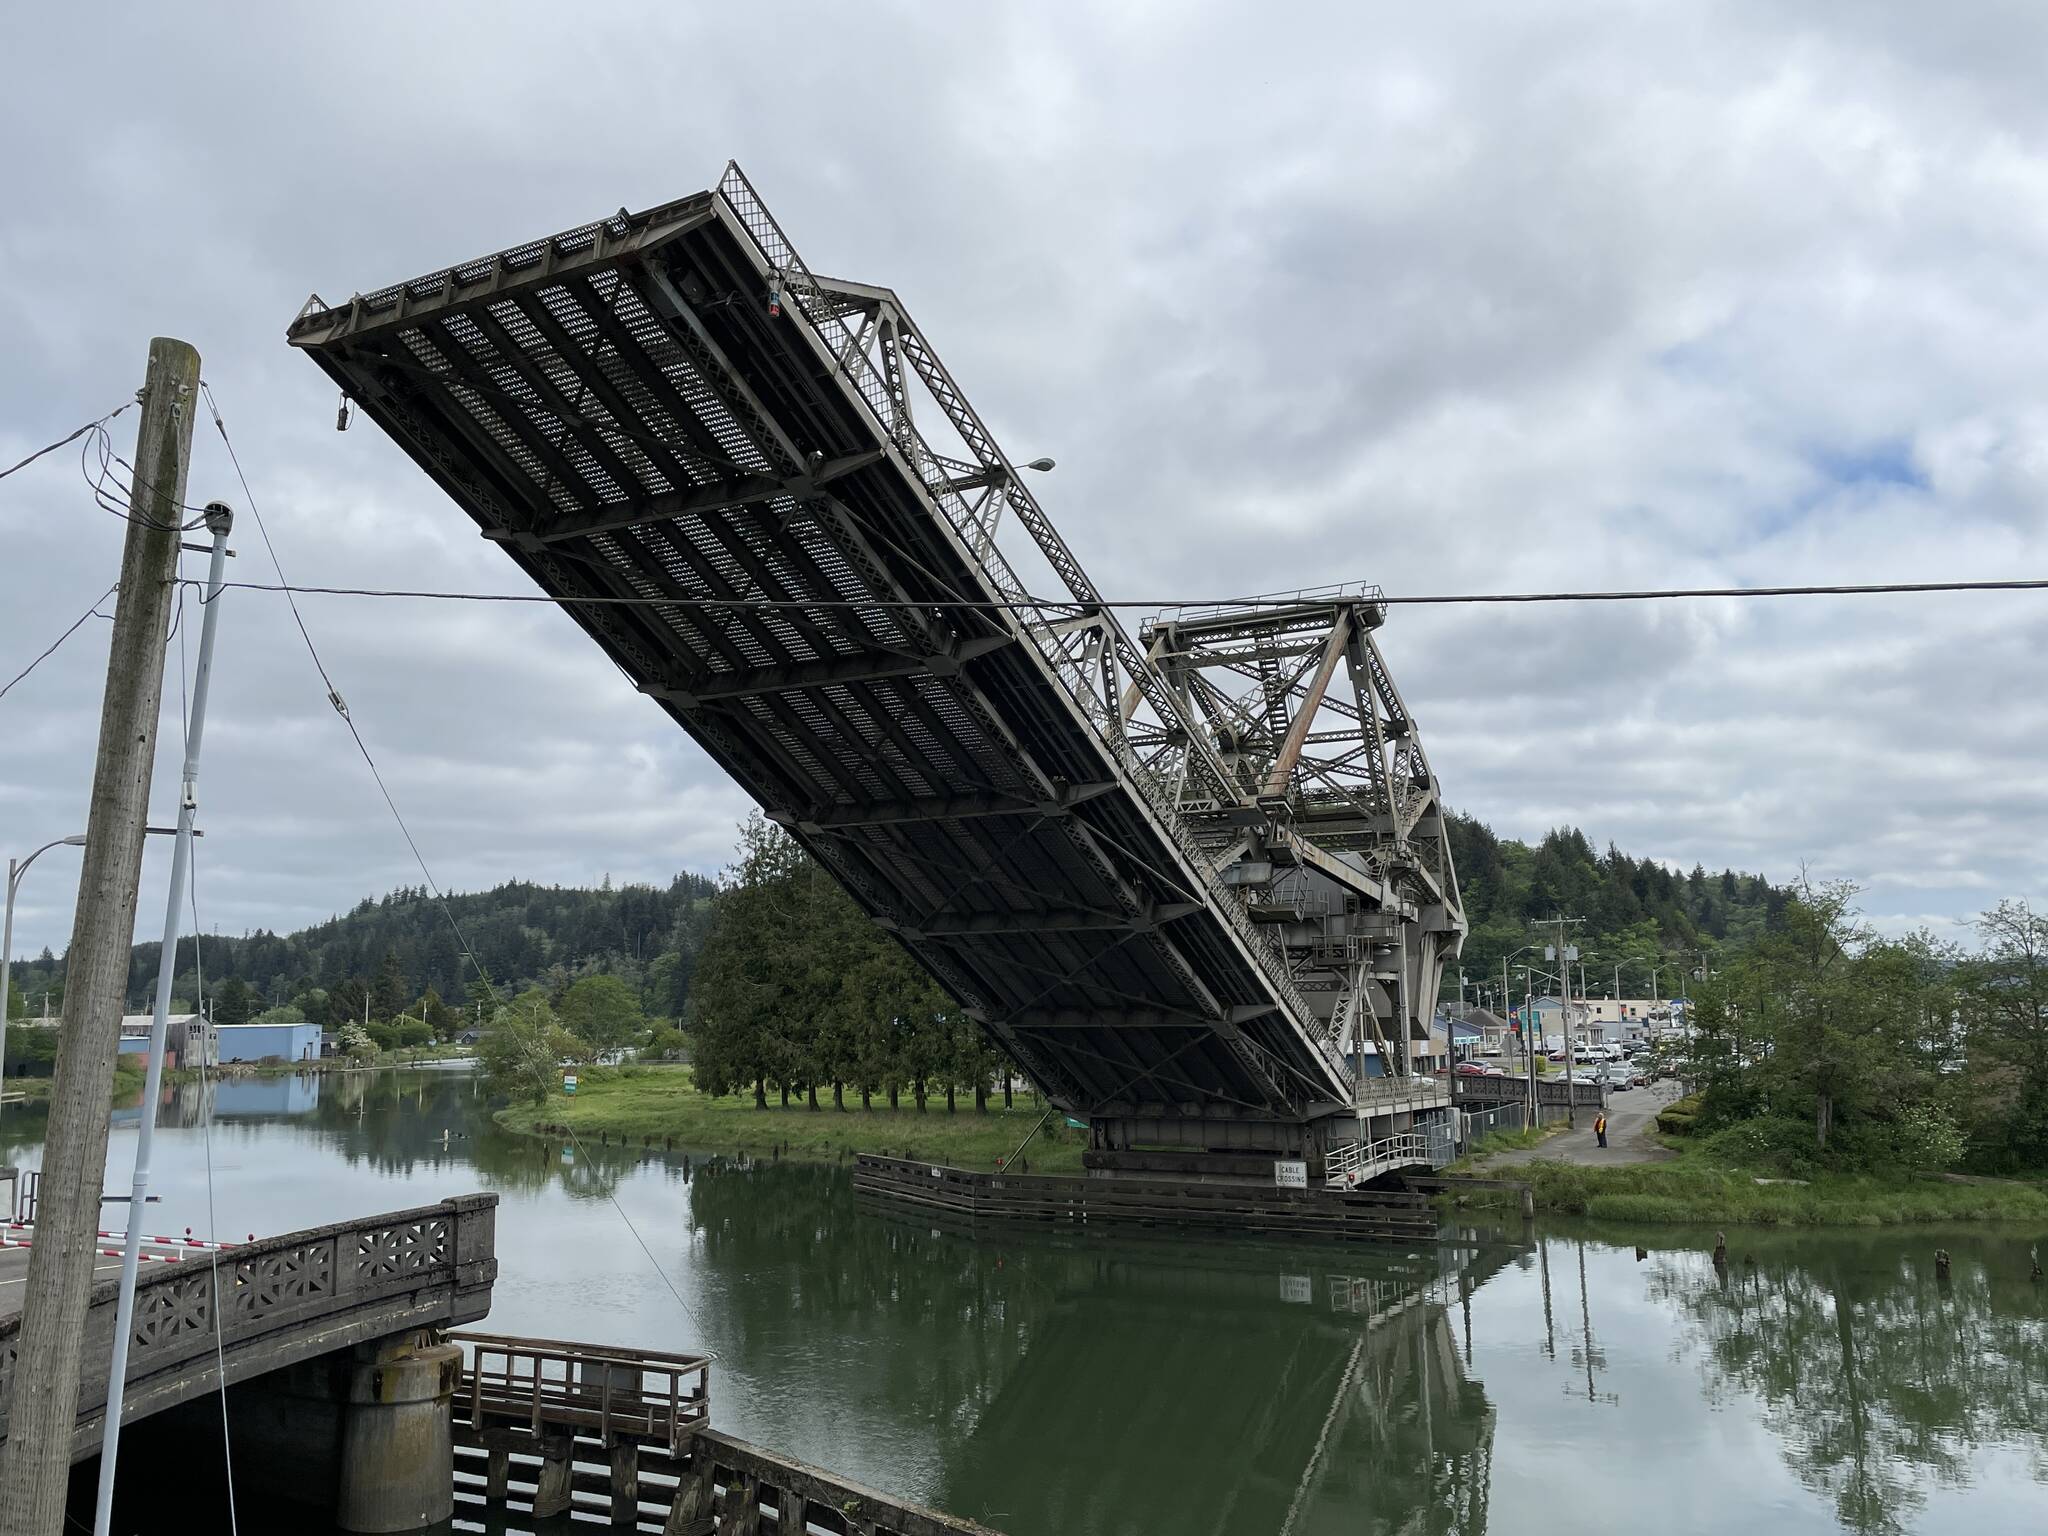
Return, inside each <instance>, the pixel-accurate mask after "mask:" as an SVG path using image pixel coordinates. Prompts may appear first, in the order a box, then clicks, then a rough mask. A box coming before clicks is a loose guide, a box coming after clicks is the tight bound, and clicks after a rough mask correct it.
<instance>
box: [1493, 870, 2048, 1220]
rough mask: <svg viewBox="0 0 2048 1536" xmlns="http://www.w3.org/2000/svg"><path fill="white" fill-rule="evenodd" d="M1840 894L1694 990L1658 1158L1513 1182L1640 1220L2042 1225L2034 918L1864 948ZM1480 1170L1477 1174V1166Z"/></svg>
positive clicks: (2042, 955) (2046, 972)
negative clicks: (1680, 1094) (1961, 936)
mask: <svg viewBox="0 0 2048 1536" xmlns="http://www.w3.org/2000/svg"><path fill="white" fill-rule="evenodd" d="M1854 898H1855V891H1854V888H1853V887H1850V886H1847V885H1840V884H1836V885H1827V886H1814V885H1801V886H1800V887H1799V888H1798V890H1797V891H1796V893H1795V894H1794V895H1793V896H1792V897H1791V898H1790V899H1789V900H1788V901H1786V902H1785V903H1784V905H1783V906H1782V908H1781V909H1780V910H1779V911H1778V912H1777V914H1776V916H1775V917H1774V919H1773V921H1772V923H1771V925H1770V926H1769V927H1768V928H1767V929H1766V930H1765V931H1764V932H1762V933H1760V934H1757V935H1755V936H1754V937H1752V938H1751V939H1749V940H1748V941H1747V942H1745V943H1743V944H1741V945H1740V946H1735V947H1731V948H1729V949H1726V950H1723V951H1721V952H1719V953H1718V954H1717V956H1716V961H1715V967H1714V969H1713V971H1712V973H1711V974H1709V975H1705V976H1703V977H1701V978H1699V980H1698V985H1697V986H1696V988H1695V990H1694V993H1693V1008H1692V1031H1691V1037H1690V1039H1689V1040H1688V1041H1687V1042H1686V1043H1685V1044H1684V1046H1683V1050H1684V1051H1685V1053H1686V1060H1685V1063H1684V1066H1683V1069H1682V1075H1683V1077H1684V1079H1685V1081H1686V1084H1687V1088H1688V1092H1687V1094H1686V1096H1685V1097H1684V1098H1682V1099H1679V1100H1678V1101H1676V1102H1675V1103H1673V1104H1670V1105H1668V1106H1666V1107H1665V1108H1664V1109H1663V1110H1662V1111H1661V1112H1660V1113H1659V1114H1658V1116H1657V1118H1656V1129H1657V1134H1658V1135H1659V1137H1660V1139H1661V1140H1663V1142H1664V1143H1665V1145H1667V1146H1668V1147H1670V1148H1672V1149H1673V1150H1674V1151H1675V1152H1677V1153H1678V1156H1677V1157H1676V1159H1675V1160H1673V1161H1669V1162H1663V1163H1654V1164H1635V1165H1620V1166H1616V1165H1605V1166H1601V1165H1595V1166H1584V1165H1566V1164H1561V1163H1556V1162H1550V1161H1543V1160H1539V1161H1536V1162H1532V1163H1527V1164H1523V1165H1520V1166H1518V1167H1517V1168H1516V1169H1515V1170H1514V1175H1515V1177H1516V1178H1518V1179H1523V1178H1525V1179H1527V1181H1528V1182H1529V1184H1530V1185H1531V1186H1532V1188H1533V1190H1534V1193H1535V1197H1536V1202H1537V1204H1538V1205H1539V1206H1543V1207H1546V1208H1549V1209H1553V1210H1561V1211H1570V1212H1575V1213H1579V1214H1583V1215H1588V1216H1595V1217H1604V1218H1609V1219H1614V1220H1625V1221H1639V1222H1706V1223H1736V1222H1743V1223H1767V1224H1786V1225H1824V1224H1826V1225H1852V1226H1853V1225H1871V1226H1879V1225H1894V1224H1899V1223H1910V1222H1941V1221H1983V1220H2015V1221H2031V1222H2035V1223H2042V1222H2048V1183H2043V1182H2041V1176H2042V1174H2043V1173H2044V1171H2048V918H2043V917H2041V916H2039V915H2036V914H2035V913H2033V912H2032V911H2031V909H2029V908H2028V907H2026V906H2025V905H2024V904H2022V903H2015V902H2007V903H2003V904H2001V905H2000V906H1998V907H1995V908H1993V909H1992V910H1991V911H1989V912H1987V913H1985V914H1984V915H1983V917H1982V919H1981V920H1980V922H1979V925H1978V932H1979V936H1980V938H1981V940H1982V947H1981V948H1980V949H1979V950H1977V951H1975V952H1966V951H1964V950H1962V949H1961V948H1960V947H1959V946H1956V945H1954V944H1951V943H1948V942H1946V941H1943V940H1940V939H1937V938H1935V937H1934V936H1933V935H1931V934H1928V933H1924V932H1922V933H1917V934H1911V935H1908V936H1906V937H1904V938H1887V937H1883V936H1881V935H1879V934H1878V933H1876V932H1875V931H1874V930H1873V929H1871V928H1870V927H1869V926H1868V925H1867V924H1866V923H1864V922H1863V921H1862V920H1861V919H1860V917H1859V916H1858V915H1857V913H1856V910H1855V907H1854ZM1474 1171H1477V1172H1484V1171H1485V1170H1484V1169H1475V1170H1474Z"/></svg>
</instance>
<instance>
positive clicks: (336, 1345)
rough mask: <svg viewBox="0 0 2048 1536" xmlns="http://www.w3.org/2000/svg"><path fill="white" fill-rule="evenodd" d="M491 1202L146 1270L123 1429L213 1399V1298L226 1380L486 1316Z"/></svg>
mask: <svg viewBox="0 0 2048 1536" xmlns="http://www.w3.org/2000/svg"><path fill="white" fill-rule="evenodd" d="M497 1205H498V1197H497V1196H496V1195H485V1194H478V1195H464V1196H461V1197H459V1198H456V1199H453V1200H444V1201H442V1202H441V1203H440V1204H438V1205H426V1206H419V1207H416V1208H415V1209H412V1210H406V1211H393V1212H388V1213H385V1214H382V1215H377V1216H367V1217H361V1218H358V1219H357V1220H354V1221H342V1222H336V1223H334V1224H332V1225H331V1226H325V1227H314V1228H311V1229H309V1230H307V1231H303V1232H290V1233H286V1234H285V1235H283V1236H281V1237H272V1238H265V1239H261V1240H259V1241H256V1242H252V1243H247V1244H243V1245H241V1246H239V1247H236V1248H232V1249H229V1250H228V1251H226V1252H223V1253H222V1254H221V1255H220V1262H219V1264H218V1266H217V1267H216V1266H215V1265H213V1264H211V1263H209V1262H207V1261H206V1260H205V1259H204V1258H203V1257H201V1258H196V1259H195V1260H188V1261H187V1262H185V1263H181V1264H166V1265H163V1266H161V1267H160V1268H151V1269H149V1270H146V1271H145V1272H144V1273H143V1275H142V1276H141V1278H140V1279H139V1280H138V1282H137V1284H136V1288H135V1317H134V1327H135V1332H134V1336H133V1337H132V1338H131V1339H130V1341H129V1349H128V1391H127V1398H126V1403H125V1407H124V1410H123V1414H122V1422H123V1423H124V1424H132V1423H134V1422H135V1421H136V1420H138V1419H144V1418H148V1417H149V1416H150V1415H151V1414H155V1413H160V1412H162V1411H163V1410H164V1409H166V1408H170V1407H172V1406H174V1405H176V1404H178V1403H181V1402H184V1401H186V1400H187V1399H190V1398H193V1397H198V1396H201V1395H203V1394H205V1393H208V1392H211V1391H213V1390H215V1389H216V1385H217V1383H216V1355H215V1350H216V1340H215V1337H214V1323H215V1310H214V1309H215V1287H216V1284H217V1285H218V1290H219V1312H220V1339H219V1341H218V1348H219V1350H220V1352H221V1355H222V1356H224V1358H225V1363H226V1370H227V1378H228V1381H229V1382H230V1383H233V1382H237V1381H242V1380H245V1379H247V1378H249V1377H252V1376H260V1375H263V1374H265V1373H267V1372H270V1371H275V1370H279V1369H282V1368H283V1367H285V1366H289V1365H294V1364H296V1363H298V1362H299V1361H302V1360H307V1359H311V1358H312V1357H314V1356H316V1355H325V1354H331V1353H333V1352H335V1351H337V1350H343V1349H348V1348H350V1347H351V1346H354V1345H357V1344H364V1343H368V1342H371V1341H374V1340H377V1339H382V1338H387V1337H389V1336H391V1335H394V1334H400V1333H404V1332H406V1331H407V1330H410V1329H417V1328H446V1327H452V1326H455V1325H458V1324H461V1323H466V1322H473V1321H475V1320H476V1319H477V1318H480V1317H482V1316H484V1315H485V1314H486V1313H487V1312H489V1310H490V1304H491V1285H492V1282H493V1281H494V1280H495V1279H496V1277H497V1272H498V1262H497V1259H496V1257H495V1239H496V1227H497ZM115 1289H116V1287H115V1283H114V1282H113V1281H111V1280H107V1281H102V1282H100V1283H99V1284H98V1285H96V1286H95V1287H94V1288H93V1295H92V1301H91V1304H90V1308H89V1310H88V1312H87V1314H86V1323H85V1346H84V1352H83V1356H82V1359H81V1364H80V1382H79V1398H78V1430H77V1436H76V1439H75V1440H74V1442H73V1445H72V1456H73V1459H75V1460H76V1459H83V1458H84V1457H86V1456H89V1455H91V1454H93V1452H95V1451H96V1450H97V1449H98V1448H99V1442H100V1434H101V1430H102V1428H103V1427H104V1426H103V1420H104V1417H105V1408H106V1381H107V1366H108V1362H109V1361H110V1360H111V1359H112V1355H113V1332H114V1296H115ZM20 1326H21V1320H20V1318H19V1317H18V1316H16V1317H10V1318H7V1319H6V1320H4V1321H0V1438H4V1437H5V1434H6V1423H7V1411H8V1408H9V1406H10V1405H11V1404H12V1402H13V1400H14V1394H15V1393H16V1392H17V1391H20V1390H33V1386H32V1384H29V1383H23V1382H18V1381H16V1380H15V1374H14V1372H15V1355H16V1341H17V1335H18V1333H19V1330H20Z"/></svg>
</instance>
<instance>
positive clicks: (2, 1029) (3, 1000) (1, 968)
mask: <svg viewBox="0 0 2048 1536" xmlns="http://www.w3.org/2000/svg"><path fill="white" fill-rule="evenodd" d="M84 846H85V834H84V833H83V832H75V833H73V834H72V835H71V836H70V837H60V838H58V839H57V840H56V841H54V842H49V843H45V844H43V846H42V847H40V848H38V849H37V850H36V851H35V852H34V853H32V854H30V855H29V856H28V857H27V858H25V859H9V860H8V861H7V916H6V919H5V920H4V922H0V1084H4V1082H5V1080H6V1076H7V984H8V983H9V982H10V981H11V980H12V979H13V977H14V893H15V892H16V891H17V890H19V889H20V888H21V877H22V876H23V875H25V874H27V873H28V867H29V865H31V864H33V863H35V861H36V860H37V859H39V858H41V857H42V856H43V855H44V854H46V853H48V852H49V851H50V850H51V849H52V848H83V847H84Z"/></svg>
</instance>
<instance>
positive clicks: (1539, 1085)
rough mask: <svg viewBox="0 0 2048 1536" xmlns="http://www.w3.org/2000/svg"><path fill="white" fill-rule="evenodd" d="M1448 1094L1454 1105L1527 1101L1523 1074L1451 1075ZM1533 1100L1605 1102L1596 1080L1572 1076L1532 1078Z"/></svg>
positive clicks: (1590, 1103) (1582, 1102)
mask: <svg viewBox="0 0 2048 1536" xmlns="http://www.w3.org/2000/svg"><path fill="white" fill-rule="evenodd" d="M1450 1081H1451V1095H1452V1098H1453V1100H1454V1101H1455V1102H1456V1103H1458V1104H1461V1105H1462V1104H1481V1105H1486V1104H1510V1103H1515V1102H1518V1101H1519V1102H1521V1103H1524V1104H1526V1103H1528V1102H1529V1079H1528V1078H1526V1077H1458V1076H1453V1077H1452V1078H1451V1080H1450ZM1536 1102H1537V1103H1538V1104H1539V1105H1542V1104H1559V1105H1563V1104H1573V1105H1578V1104H1586V1105H1592V1106H1594V1107H1596V1108H1597V1107H1598V1106H1600V1105H1602V1104H1605V1103H1606V1102H1607V1090H1606V1088H1605V1087H1604V1086H1603V1085H1602V1084H1601V1083H1599V1082H1597V1081H1595V1080H1593V1079H1589V1078H1584V1077H1575V1078H1573V1079H1572V1080H1571V1081H1570V1082H1569V1083H1567V1082H1566V1081H1565V1080H1564V1079H1563V1078H1561V1077H1539V1078H1537V1079H1536Z"/></svg>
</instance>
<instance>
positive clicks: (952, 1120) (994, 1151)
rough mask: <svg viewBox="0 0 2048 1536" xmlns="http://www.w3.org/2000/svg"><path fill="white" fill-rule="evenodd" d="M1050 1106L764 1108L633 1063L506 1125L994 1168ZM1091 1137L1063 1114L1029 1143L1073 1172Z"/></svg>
mask: <svg viewBox="0 0 2048 1536" xmlns="http://www.w3.org/2000/svg"><path fill="white" fill-rule="evenodd" d="M1043 1113H1044V1106H1043V1105H1041V1104H1040V1103H1039V1102H1038V1101H1037V1100H1036V1099H1035V1098H1032V1097H1030V1096H1029V1095H1020V1096H1019V1097H1018V1099H1017V1105H1016V1108H1014V1109H1011V1110H1008V1111H1005V1110H1004V1109H1003V1108H1002V1106H1001V1101H1000V1100H998V1101H997V1102H996V1103H995V1104H992V1105H991V1106H990V1108H989V1111H988V1113H987V1114H977V1113H975V1111H974V1106H973V1101H972V1100H971V1099H970V1100H965V1101H963V1102H962V1103H961V1105H960V1108H959V1110H958V1111H957V1112H956V1113H953V1114H948V1113H946V1103H945V1100H944V1099H943V1098H934V1099H932V1100H930V1101H929V1103H928V1106H927V1108H926V1110H925V1112H924V1113H923V1114H919V1113H918V1112H917V1111H916V1110H915V1109H914V1108H911V1107H910V1105H909V1102H908V1100H905V1102H904V1107H903V1108H901V1109H898V1110H894V1111H892V1110H889V1109H886V1108H884V1107H882V1106H881V1105H880V1103H879V1102H878V1103H877V1106H876V1107H875V1108H874V1109H868V1110H864V1109H862V1108H861V1107H860V1104H859V1101H858V1100H857V1099H854V1098H849V1099H848V1100H847V1108H846V1109H845V1110H844V1111H840V1110H836V1109H834V1108H832V1105H831V1100H830V1098H829V1097H826V1098H823V1099H821V1100H820V1107H819V1108H818V1109H817V1110H816V1111H813V1110H811V1109H810V1108H809V1107H808V1106H806V1105H805V1104H803V1103H802V1102H801V1101H794V1102H792V1103H791V1104H790V1106H789V1108H787V1109H784V1108H783V1107H782V1106H781V1104H780V1103H779V1102H777V1100H776V1099H775V1098H774V1097H772V1096H771V1097H770V1099H769V1101H768V1107H767V1108H766V1109H756V1108H755V1107H754V1099H753V1095H752V1094H751V1093H746V1094H735V1095H732V1096H730V1097H727V1098H712V1097H711V1096H710V1095H709V1094H705V1093H699V1092H698V1091H697V1088H696V1085H695V1083H694V1082H693V1081H692V1080H691V1077H690V1069H689V1068H688V1067H684V1066H646V1067H641V1066H631V1067H619V1068H610V1069H608V1068H601V1067H600V1068H593V1069H588V1070H586V1071H585V1072H584V1073H583V1074H582V1077H581V1079H580V1081H579V1083H578V1085H577V1091H576V1094H575V1096H574V1097H573V1098H572V1097H570V1096H569V1095H567V1094H564V1093H562V1092H560V1091H559V1090H557V1091H556V1092H554V1093H551V1094H549V1095H548V1099H547V1102H546V1103H545V1104H514V1105H512V1106H511V1107H510V1108H507V1109H501V1110H499V1111H498V1114H497V1120H498V1123H499V1124H500V1125H502V1126H504V1127H505V1128H506V1129H507V1130H512V1131H518V1132H520V1133H522V1134H525V1135H540V1134H545V1133H544V1132H542V1131H541V1129H540V1127H542V1126H545V1125H567V1126H571V1127H573V1128H574V1129H575V1132H576V1134H577V1136H578V1137H580V1138H583V1139H585V1140H595V1139H597V1138H599V1137H600V1136H609V1137H610V1138H611V1139H612V1140H615V1141H617V1140H624V1141H628V1142H640V1141H642V1140H644V1139H645V1138H647V1137H650V1136H651V1137H654V1138H655V1139H656V1140H657V1141H661V1140H673V1142H674V1143H675V1145H676V1146H678V1147H689V1148H691V1149H693V1150H702V1151H706V1152H728V1151H730V1152H767V1151H769V1150H770V1149H771V1148H776V1147H780V1148H781V1149H782V1155H783V1156H785V1157H800V1158H810V1159H814V1160H817V1161H821V1162H830V1161H834V1160H836V1159H838V1158H840V1157H843V1156H846V1155H849V1154H851V1153H855V1152H875V1153H881V1154H884V1155H886V1156H890V1157H913V1158H921V1159H924V1160H927V1161H930V1162H935V1163H948V1164H951V1165H952V1166H954V1167H958V1168H993V1167H994V1166H995V1163H996V1159H997V1158H999V1157H1008V1156H1009V1155H1010V1154H1011V1153H1012V1152H1014V1151H1016V1149H1017V1144H1018V1143H1019V1142H1021V1141H1023V1140H1024V1138H1025V1136H1026V1135H1028V1134H1029V1133H1030V1131H1031V1128H1032V1126H1034V1125H1036V1124H1037V1123H1038V1119H1039V1116H1040V1115H1042V1114H1043ZM1081 1146H1082V1140H1081V1135H1080V1133H1079V1132H1077V1131H1073V1130H1070V1129H1067V1128H1066V1127H1065V1125H1064V1122H1063V1121H1062V1120H1061V1118H1060V1117H1059V1116H1058V1115H1055V1116H1053V1118H1052V1120H1051V1121H1050V1122H1048V1123H1047V1125H1046V1127H1045V1129H1044V1130H1042V1131H1040V1132H1039V1134H1038V1135H1037V1136H1036V1137H1034V1138H1033V1139H1032V1141H1031V1144H1030V1146H1029V1147H1027V1148H1026V1149H1025V1152H1024V1161H1025V1163H1027V1164H1029V1166H1030V1169H1031V1171H1032V1172H1033V1173H1067V1172H1072V1171H1074V1170H1076V1169H1078V1168H1079V1167H1080V1166H1081Z"/></svg>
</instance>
